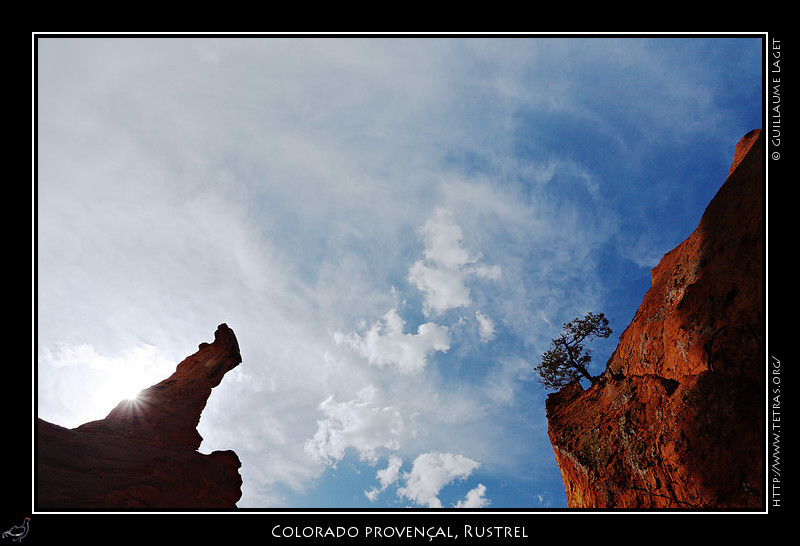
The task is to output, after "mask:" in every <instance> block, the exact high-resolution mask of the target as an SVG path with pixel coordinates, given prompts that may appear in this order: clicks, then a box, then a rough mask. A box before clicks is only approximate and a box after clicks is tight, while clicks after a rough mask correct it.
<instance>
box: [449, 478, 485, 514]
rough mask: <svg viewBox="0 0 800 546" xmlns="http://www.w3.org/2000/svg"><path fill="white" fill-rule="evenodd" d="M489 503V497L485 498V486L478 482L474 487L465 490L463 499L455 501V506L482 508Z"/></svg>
mask: <svg viewBox="0 0 800 546" xmlns="http://www.w3.org/2000/svg"><path fill="white" fill-rule="evenodd" d="M488 505H489V499H487V498H486V486H485V485H483V484H482V483H479V484H478V485H477V486H476V487H475V488H474V489H470V490H469V492H467V496H466V498H465V499H464V500H460V501H458V502H457V503H456V508H484V507H486V506H488Z"/></svg>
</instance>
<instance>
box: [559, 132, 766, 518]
mask: <svg viewBox="0 0 800 546" xmlns="http://www.w3.org/2000/svg"><path fill="white" fill-rule="evenodd" d="M763 149H764V141H763V137H762V134H761V131H760V130H756V131H751V132H750V133H748V134H747V135H745V136H744V137H743V138H742V139H741V140H740V142H739V144H738V145H737V147H736V150H735V153H734V160H733V164H732V165H731V168H730V172H729V175H728V178H727V180H726V181H725V183H724V184H723V185H722V187H721V188H720V190H719V191H718V192H717V195H716V196H715V197H714V199H713V200H712V201H711V203H710V204H709V205H708V207H707V208H706V210H705V212H704V214H703V216H702V219H701V220H700V223H699V225H698V227H697V228H696V230H695V231H694V232H693V233H692V234H691V235H690V236H689V237H688V238H687V239H686V240H685V241H684V242H683V243H681V244H680V245H678V246H677V247H676V248H675V249H673V250H672V251H670V252H669V253H667V254H666V255H665V256H664V257H663V258H662V260H661V262H660V263H659V264H658V265H657V266H656V267H655V268H654V269H653V270H652V272H651V288H650V289H649V291H648V292H647V294H646V295H645V297H644V300H643V302H642V304H641V306H640V307H639V309H638V311H637V313H636V315H635V316H634V318H633V321H632V322H631V324H630V325H629V326H628V327H627V329H626V330H625V331H624V332H623V333H622V335H621V336H620V340H619V344H618V346H617V348H616V350H615V352H614V354H613V355H612V356H611V358H610V359H609V361H608V364H607V367H606V371H605V372H604V373H603V374H602V376H601V378H600V380H599V381H598V382H597V383H596V384H595V385H593V386H591V387H590V388H588V389H586V390H583V388H582V387H581V385H580V384H577V383H576V384H573V385H570V386H568V387H565V388H564V389H562V390H561V391H559V392H557V393H554V394H551V395H550V396H549V397H548V399H547V404H546V407H547V418H548V432H549V436H550V440H551V442H552V444H553V450H554V452H555V456H556V460H557V462H558V465H559V467H560V469H561V475H562V478H563V481H564V486H565V489H566V494H567V502H568V505H569V506H570V507H576V508H577V507H589V508H760V507H762V506H763V502H764V497H763V481H764V476H763V468H764V466H763V463H764V461H763V454H764V438H763V431H764V424H765V423H764V418H765V417H764V402H765V401H764V388H765V385H764V371H765V368H764V366H765V352H764V351H765V345H764V340H765V337H766V332H765V311H764V271H765V269H764V268H765V255H764V240H765V223H764V192H765V186H764V178H763Z"/></svg>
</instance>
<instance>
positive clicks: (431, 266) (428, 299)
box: [408, 208, 501, 315]
mask: <svg viewBox="0 0 800 546" xmlns="http://www.w3.org/2000/svg"><path fill="white" fill-rule="evenodd" d="M418 232H419V234H420V235H421V236H422V239H423V241H424V243H425V250H424V256H425V258H424V259H422V260H417V261H416V262H415V263H414V265H412V266H411V267H410V268H409V270H408V280H409V282H410V283H411V284H413V285H414V286H416V287H417V288H418V289H419V290H420V291H421V292H423V293H424V294H425V302H424V311H425V313H426V315H430V314H431V313H434V314H438V313H443V312H444V311H447V310H449V309H456V308H459V307H465V306H467V305H469V304H470V303H471V298H470V289H469V288H468V287H467V284H466V283H467V281H468V279H469V278H470V277H477V278H482V279H489V280H496V279H498V278H499V277H500V273H501V269H500V267H499V266H489V265H486V264H482V263H480V257H473V256H470V254H469V252H468V251H467V250H466V249H465V248H464V247H463V246H462V244H461V241H462V239H463V232H462V230H461V227H460V226H458V225H457V224H456V223H455V222H454V220H453V214H452V212H450V211H449V210H447V209H443V208H438V209H437V210H436V213H435V214H434V216H433V217H431V218H429V219H428V221H427V222H425V225H423V226H422V227H421V228H420V229H419V230H418Z"/></svg>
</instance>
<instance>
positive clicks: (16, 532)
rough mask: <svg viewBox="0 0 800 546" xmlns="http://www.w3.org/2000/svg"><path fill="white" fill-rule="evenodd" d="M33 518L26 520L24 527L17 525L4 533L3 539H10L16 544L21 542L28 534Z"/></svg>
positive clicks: (23, 523)
mask: <svg viewBox="0 0 800 546" xmlns="http://www.w3.org/2000/svg"><path fill="white" fill-rule="evenodd" d="M30 521H31V518H25V521H23V522H22V525H15V526H13V527H12V528H11V529H9V530H8V531H6V532H4V533H3V538H10V539H11V540H14V541H16V542H21V541H22V539H23V538H25V535H27V534H28V524H29V523H30Z"/></svg>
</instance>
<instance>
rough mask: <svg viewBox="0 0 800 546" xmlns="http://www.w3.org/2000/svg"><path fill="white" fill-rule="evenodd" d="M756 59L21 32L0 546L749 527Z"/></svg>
mask: <svg viewBox="0 0 800 546" xmlns="http://www.w3.org/2000/svg"><path fill="white" fill-rule="evenodd" d="M781 46H782V42H781V39H780V37H777V36H775V35H772V34H770V33H766V32H751V33H748V32H708V33H688V32H686V33H684V32H671V33H623V32H615V33H603V32H598V33H574V34H573V33H530V34H527V33H501V32H492V33H458V32H452V33H447V32H442V33H366V32H365V33H335V32H331V33H307V34H305V33H245V32H242V33H235V32H220V33H213V32H211V33H191V32H175V33H146V32H143V33H133V32H126V33H111V32H109V33H102V32H95V33H91V32H86V33H67V32H65V33H45V32H42V33H32V39H31V56H32V61H31V65H32V66H31V79H32V82H31V88H32V97H31V104H32V106H31V123H32V142H31V148H32V149H31V158H32V172H31V178H32V184H31V200H32V205H31V208H32V220H31V225H32V234H31V241H32V242H31V263H32V266H31V269H32V271H31V277H32V281H31V306H32V342H31V344H32V350H31V352H32V355H31V363H30V365H29V366H28V367H27V368H29V370H28V369H26V370H25V372H19V373H20V374H22V375H21V376H20V379H19V381H20V382H21V383H22V384H23V385H25V384H26V381H27V384H29V385H30V392H31V397H32V398H31V403H30V405H29V407H22V408H21V409H20V410H19V411H17V412H14V413H15V415H13V417H14V423H16V424H17V426H19V422H20V419H19V417H18V415H19V414H20V413H22V414H23V415H25V414H27V413H28V412H30V414H31V415H30V416H27V415H25V417H24V418H23V423H22V428H23V429H26V428H27V429H28V430H27V431H26V434H27V433H29V434H30V441H24V442H23V443H27V444H28V445H29V446H30V453H24V454H22V455H21V457H22V460H21V461H20V465H21V467H22V468H23V471H22V472H20V471H19V470H18V469H16V470H14V471H13V472H12V473H13V474H14V476H13V478H12V479H13V484H14V488H13V491H15V492H14V493H9V494H8V495H7V498H6V501H5V503H6V504H7V505H8V509H7V510H6V511H5V513H4V514H3V519H2V521H0V527H2V529H0V531H3V532H4V533H5V534H4V535H3V541H2V542H8V543H14V544H17V543H19V544H21V545H22V546H25V545H26V544H28V543H30V544H35V543H37V540H45V541H46V542H48V543H52V542H50V541H51V540H54V539H58V538H60V537H63V536H64V533H65V532H67V531H69V534H72V533H74V532H77V531H78V529H88V528H96V529H100V528H104V529H106V530H105V531H103V532H94V533H88V534H87V540H88V541H89V542H90V543H93V540H97V541H99V542H102V543H105V542H103V540H107V539H108V538H109V535H110V534H117V535H118V536H120V537H127V538H130V539H132V540H135V539H136V538H141V539H145V537H147V536H148V535H149V534H150V533H152V532H153V529H158V530H159V531H158V534H163V536H164V537H171V536H173V534H174V536H175V537H181V539H186V538H190V539H196V540H197V541H199V542H202V541H203V539H209V540H214V541H215V542H219V541H220V540H225V541H226V543H238V542H240V540H238V539H240V538H241V539H243V538H244V537H246V536H250V537H253V536H254V535H253V533H254V532H255V531H256V530H258V533H259V534H260V540H259V541H261V540H263V541H264V542H273V541H277V542H278V543H280V542H281V541H285V540H287V539H288V540H299V541H301V542H302V541H305V542H308V543H327V542H339V543H341V542H346V541H350V542H354V541H355V542H378V543H379V542H386V541H389V542H392V541H394V542H420V543H422V542H424V543H431V542H440V543H441V542H443V541H444V542H453V541H455V543H456V544H458V543H471V542H475V543H488V542H493V541H498V542H501V543H511V544H518V543H532V542H534V541H538V540H539V539H540V538H541V536H542V535H541V531H540V529H539V528H540V527H542V526H545V525H547V524H545V523H544V522H545V521H549V518H552V519H553V520H554V521H556V522H558V523H556V524H555V525H558V526H559V527H560V528H561V531H560V532H561V533H568V532H569V529H570V527H569V523H575V524H576V525H577V526H587V525H592V526H594V525H598V524H602V522H603V521H604V520H603V519H602V518H603V517H605V516H609V517H616V516H625V517H626V518H628V519H630V520H633V521H634V522H635V521H636V520H637V518H640V519H641V521H642V522H644V521H647V522H648V525H652V519H651V518H656V519H657V518H663V517H666V518H667V519H657V521H658V522H659V523H658V524H659V525H667V526H669V525H670V519H669V518H680V521H681V522H683V521H685V520H688V521H689V522H691V521H692V518H701V517H702V518H708V517H712V518H713V517H715V516H716V517H720V518H726V519H725V521H728V520H729V519H732V518H736V521H737V522H742V523H736V524H734V525H736V526H738V525H745V524H748V525H751V526H753V525H755V526H761V525H765V524H767V525H768V523H764V522H765V520H767V521H774V519H768V518H770V516H774V515H775V514H776V513H777V512H781V510H782V502H781V497H780V494H781V489H780V486H781V483H780V480H781V476H780V471H781V460H780V444H781V442H782V441H783V439H782V436H781V431H780V423H781V420H780V411H781V409H782V406H781V398H780V395H781V388H782V384H781V383H782V375H781V374H782V371H783V370H784V369H785V368H784V366H785V365H787V362H786V355H784V353H783V352H782V351H783V347H777V346H774V345H773V347H777V348H776V349H775V350H770V346H769V339H768V332H767V322H768V313H767V294H768V293H767V264H768V256H767V247H768V244H767V231H768V230H767V218H768V202H769V201H768V199H767V196H768V186H769V178H770V177H771V178H773V179H775V178H776V177H779V176H780V173H781V172H782V171H780V170H779V169H781V168H783V163H785V161H786V160H787V159H786V158H785V157H784V158H781V154H782V153H783V148H782V142H781V110H780V106H781V105H780V102H781V98H782V94H781V93H782V88H781V85H782V78H783V76H784V74H783V73H782V72H781V68H782V65H781V61H782V59H781V53H782V49H781ZM784 155H785V154H784ZM782 159H783V163H782V161H781V160H782ZM775 184H779V185H780V186H784V187H785V186H787V185H790V184H787V183H781V182H780V181H779V182H777V183H776V182H774V181H773V186H774V185H775ZM784 191H785V190H784ZM775 195H777V194H774V193H773V201H772V202H773V203H774V202H776V201H780V200H782V199H785V196H784V197H781V196H778V197H774V196H775ZM777 216H779V215H778V214H775V215H773V216H771V217H770V218H776V221H784V222H785V221H786V219H785V218H777ZM795 229H796V228H795ZM776 232H777V230H772V231H770V234H771V235H772V234H775V233H776ZM771 248H772V249H773V252H775V249H776V248H778V247H777V245H773V247H771ZM778 269H780V267H777V268H773V271H776V273H779V271H778ZM775 293H776V292H774V291H773V294H775ZM779 299H783V298H782V297H780V296H779ZM781 305H783V306H784V308H785V307H786V306H787V304H786V303H785V302H781ZM775 313H777V311H775V312H770V313H769V314H770V315H773V314H775ZM775 322H776V321H772V323H771V324H774V323H775ZM784 327H786V326H784ZM774 338H775V336H773V339H774ZM783 341H784V339H782V340H781V342H782V343H783ZM22 368H26V366H23V367H22ZM27 373H30V375H29V376H27V375H26V374H27ZM6 413H7V415H6V418H7V419H10V418H11V417H12V415H11V414H9V412H6ZM8 483H11V482H8ZM17 484H18V486H17ZM6 490H7V492H8V491H10V489H9V488H8V487H7V488H6ZM597 517H599V518H601V519H599V520H598V519H596V518H597ZM564 518H567V519H564ZM572 518H576V520H577V521H573V520H572ZM581 518H582V519H581ZM626 521H627V520H626ZM565 523H567V525H566V526H565ZM109 525H110V526H111V527H112V529H109V528H108V526H109ZM95 526H96V527H95ZM237 528H238V529H239V530H234V529H237ZM578 528H579V527H575V529H576V530H577V529H578ZM239 533H241V534H239ZM37 534H38V536H37ZM88 535H91V536H88Z"/></svg>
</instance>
